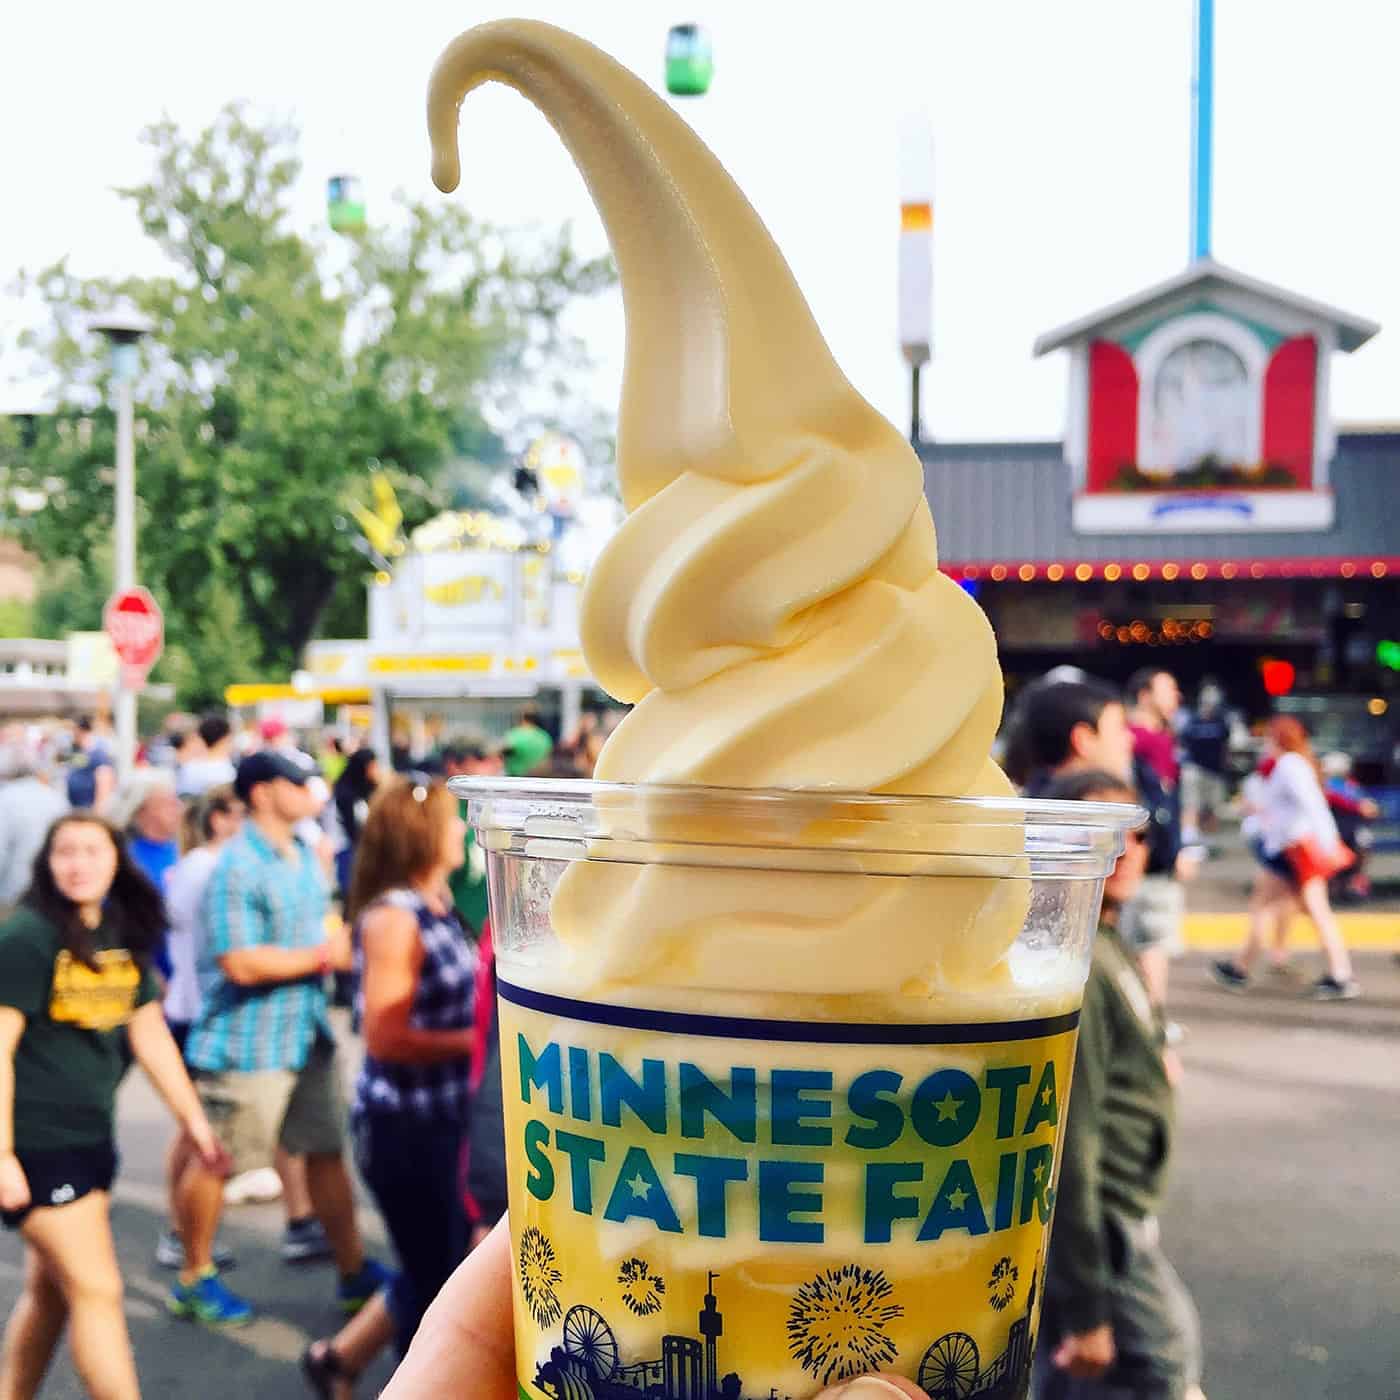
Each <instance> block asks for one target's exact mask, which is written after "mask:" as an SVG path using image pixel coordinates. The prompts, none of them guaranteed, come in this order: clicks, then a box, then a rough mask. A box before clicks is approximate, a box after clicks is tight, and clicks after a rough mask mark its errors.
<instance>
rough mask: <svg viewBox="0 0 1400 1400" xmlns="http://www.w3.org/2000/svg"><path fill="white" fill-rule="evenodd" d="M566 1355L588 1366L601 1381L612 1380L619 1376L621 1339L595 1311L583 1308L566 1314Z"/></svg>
mask: <svg viewBox="0 0 1400 1400" xmlns="http://www.w3.org/2000/svg"><path fill="white" fill-rule="evenodd" d="M564 1355H565V1356H567V1357H568V1358H569V1360H570V1361H574V1362H577V1363H578V1364H579V1365H581V1366H586V1367H587V1368H588V1370H589V1371H590V1372H591V1373H592V1375H593V1376H594V1377H595V1378H596V1379H598V1380H602V1381H607V1380H611V1379H612V1378H613V1376H615V1375H616V1374H617V1368H618V1362H619V1360H620V1356H619V1353H618V1349H617V1338H616V1337H615V1336H614V1335H613V1330H612V1328H611V1327H609V1326H608V1324H607V1322H606V1321H605V1320H604V1319H603V1316H602V1314H601V1313H598V1312H595V1311H594V1310H593V1309H592V1308H587V1307H583V1306H582V1305H579V1306H576V1307H572V1308H570V1309H569V1311H568V1312H567V1313H566V1314H565V1316H564Z"/></svg>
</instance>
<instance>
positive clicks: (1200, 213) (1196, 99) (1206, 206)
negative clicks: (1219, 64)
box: [1191, 0, 1215, 262]
mask: <svg viewBox="0 0 1400 1400" xmlns="http://www.w3.org/2000/svg"><path fill="white" fill-rule="evenodd" d="M1195 39H1196V43H1195V53H1194V55H1193V60H1192V72H1191V261H1192V262H1195V261H1196V260H1197V259H1199V258H1208V257H1210V200H1211V184H1212V177H1213V174H1214V171H1213V169H1212V156H1213V148H1214V144H1215V143H1214V121H1215V0H1196V34H1195Z"/></svg>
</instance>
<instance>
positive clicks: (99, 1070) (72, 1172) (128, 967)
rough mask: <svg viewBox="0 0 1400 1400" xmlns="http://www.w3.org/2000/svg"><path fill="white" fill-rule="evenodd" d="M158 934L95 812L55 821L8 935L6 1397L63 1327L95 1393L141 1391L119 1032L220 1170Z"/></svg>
mask: <svg viewBox="0 0 1400 1400" xmlns="http://www.w3.org/2000/svg"><path fill="white" fill-rule="evenodd" d="M165 926H166V917H165V910H164V908H163V907H162V904H161V898H160V895H159V894H158V893H157V891H156V889H155V887H154V886H153V885H152V884H151V883H150V881H149V880H147V879H146V877H145V876H144V875H143V874H142V873H141V872H140V871H139V870H138V869H137V868H136V866H135V865H134V864H133V862H132V860H131V858H130V857H129V856H128V855H127V852H126V844H125V842H124V841H123V839H122V837H121V835H120V834H119V833H118V832H117V831H116V830H115V829H114V828H113V827H111V826H110V825H109V824H108V823H107V822H105V821H103V820H102V819H101V818H99V817H94V816H93V815H92V814H91V813H88V812H82V813H75V814H73V815H71V816H66V817H60V818H59V820H58V821H57V822H55V823H54V825H53V827H52V828H51V829H50V831H49V834H48V837H47V839H46V840H45V842H44V845H43V848H42V849H41V850H40V852H39V855H38V858H37V859H36V860H35V862H34V879H33V883H32V884H31V885H30V887H29V892H28V893H27V894H26V895H25V897H24V900H23V902H22V903H21V905H20V907H19V909H18V911H17V912H16V913H15V914H14V915H13V916H12V917H11V918H10V919H9V920H8V921H6V922H5V923H4V924H3V925H0V1220H3V1223H4V1224H5V1226H6V1227H8V1228H9V1229H17V1230H18V1231H19V1232H20V1235H21V1237H22V1238H23V1240H24V1244H25V1288H24V1293H23V1295H22V1296H21V1298H20V1300H19V1302H18V1303H17V1304H16V1306H15V1309H14V1312H13V1313H12V1314H11V1317H10V1321H9V1325H8V1327H7V1328H6V1331H5V1341H4V1350H3V1352H0V1395H33V1394H34V1393H35V1391H36V1390H37V1389H38V1387H39V1382H40V1380H41V1379H42V1378H43V1375H44V1372H45V1370H46V1369H47V1368H48V1364H49V1360H50V1358H51V1357H52V1355H53V1352H54V1349H55V1348H56V1347H57V1345H58V1341H59V1338H60V1337H61V1336H62V1334H63V1330H64V1328H65V1327H67V1329H68V1337H69V1346H70V1349H71V1351H72V1354H73V1361H74V1365H75V1366H76V1367H77V1370H78V1374H79V1376H80V1377H81V1378H82V1381H83V1384H84V1386H85V1387H86V1389H87V1390H88V1392H89V1393H90V1394H94V1395H96V1394H101V1395H103V1396H104V1397H111V1400H134V1398H135V1397H137V1396H139V1394H140V1391H139V1387H138V1385H137V1380H136V1364H135V1361H134V1360H133V1358H132V1352H131V1340H130V1338H129V1336H128V1335H127V1330H126V1319H125V1317H124V1315H123V1313H122V1281H121V1274H120V1272H119V1270H118V1267H117V1257H116V1251H115V1249H114V1247H113V1243H112V1227H111V1220H110V1218H109V1214H108V1210H109V1193H110V1191H111V1187H112V1182H113V1179H114V1178H115V1176H116V1169H117V1154H116V1149H115V1146H114V1132H113V1110H114V1104H115V1100H116V1093H117V1085H118V1084H119V1083H120V1082H121V1078H122V1075H123V1073H124V1072H125V1069H126V1064H127V1059H126V1050H125V1046H124V1045H123V1032H125V1040H126V1043H127V1045H129V1046H130V1050H131V1054H132V1055H133V1056H134V1057H135V1059H136V1060H137V1062H138V1063H139V1064H140V1065H141V1067H142V1068H143V1069H144V1070H145V1071H146V1073H147V1075H148V1076H149V1077H150V1079H151V1081H152V1083H153V1084H154V1085H155V1087H156V1089H157V1090H159V1092H160V1094H161V1097H162V1098H164V1099H165V1101H166V1103H167V1104H168V1105H169V1107H170V1111H171V1112H172V1113H173V1114H174V1115H175V1118H176V1120H177V1121H178V1122H179V1123H180V1124H181V1126H182V1127H183V1128H184V1130H185V1132H186V1133H188V1134H189V1137H190V1141H191V1143H192V1144H193V1147H194V1149H195V1150H196V1151H197V1152H198V1153H199V1154H200V1155H201V1156H202V1157H203V1158H204V1160H205V1161H206V1162H208V1163H209V1164H210V1166H211V1167H215V1168H218V1167H219V1166H221V1165H222V1163H223V1153H222V1150H221V1149H220V1147H219V1146H218V1142H217V1139H216V1138H215V1136H214V1134H213V1132H212V1130H211V1129H210V1127H209V1121H208V1119H207V1118H206V1117H205V1116H204V1110H203V1109H202V1108H201V1107H200V1102H199V1098H198V1096H197V1095H196V1093H195V1091H194V1087H193V1085H191V1083H190V1080H189V1076H188V1075H187V1074H186V1073H185V1066H184V1062H183V1061H182V1059H181V1058H180V1052H179V1050H178V1048H177V1047H176V1045H175V1041H174V1040H173V1039H172V1037H171V1035H170V1032H169V1030H168V1029H167V1028H166V1024H165V1018H164V1016H163V1015H162V1013H161V1006H160V998H159V989H158V987H157V984H156V979H155V976H154V974H153V973H152V971H151V959H152V956H153V954H154V952H155V949H156V945H157V943H158V942H159V940H160V937H161V934H162V931H163V930H164V928H165Z"/></svg>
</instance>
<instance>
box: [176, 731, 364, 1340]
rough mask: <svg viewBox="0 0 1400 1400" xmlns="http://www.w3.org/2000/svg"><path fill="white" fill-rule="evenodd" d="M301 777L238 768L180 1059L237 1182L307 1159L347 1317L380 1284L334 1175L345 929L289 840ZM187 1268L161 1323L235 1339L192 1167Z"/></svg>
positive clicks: (232, 1308) (204, 1181)
mask: <svg viewBox="0 0 1400 1400" xmlns="http://www.w3.org/2000/svg"><path fill="white" fill-rule="evenodd" d="M306 779H307V775H306V772H305V770H304V769H302V768H301V767H300V766H299V765H298V764H296V763H294V762H292V761H291V760H290V759H289V758H287V757H285V756H284V755H282V754H279V753H275V752H262V753H256V754H253V755H252V756H250V757H249V758H247V759H245V760H244V761H243V763H242V764H241V765H240V766H239V769H238V775H237V777H236V779H235V780H234V789H235V791H236V792H237V794H238V796H239V798H241V799H242V801H243V802H244V804H245V805H246V806H247V809H248V821H247V823H246V824H245V825H244V828H243V831H242V833H241V834H240V835H239V836H237V837H235V838H234V839H233V840H232V841H230V842H229V843H228V845H227V846H226V847H225V848H224V850H223V852H222V854H221V855H220V857H219V863H218V865H217V867H216V868H215V870H214V874H213V877H212V878H211V880H210V882H209V888H208V891H207V893H206V895H205V906H204V914H205V924H206V927H207V929H208V937H207V941H206V944H205V946H204V947H203V948H201V949H200V951H199V973H200V982H201V988H202V990H203V993H204V1009H203V1011H202V1012H201V1014H200V1017H199V1020H198V1021H196V1022H195V1024H194V1027H193V1028H192V1029H191V1031H190V1037H189V1041H188V1044H187V1045H186V1050H185V1054H186V1058H187V1060H188V1061H189V1064H190V1066H191V1069H192V1071H193V1072H194V1073H195V1076H196V1084H197V1085H198V1087H199V1091H200V1097H201V1099H202V1100H203V1102H204V1105H205V1111H206V1112H207V1113H208V1114H209V1119H210V1122H211V1123H212V1124H213V1125H214V1129H215V1131H216V1132H217V1133H218V1134H219V1136H220V1138H221V1139H222V1141H223V1144H224V1146H225V1148H226V1149H227V1150H228V1153H229V1156H230V1157H231V1159H232V1162H233V1171H234V1172H235V1173H238V1172H244V1171H249V1170H251V1169H253V1168H255V1167H263V1166H270V1165H271V1163H272V1158H273V1153H274V1151H275V1149H276V1148H277V1147H278V1146H279V1145H280V1146H282V1147H284V1148H285V1149H286V1150H287V1151H288V1152H290V1153H294V1154H304V1155H305V1157H306V1174H307V1185H308V1186H309V1188H310V1191H311V1200H312V1204H313V1205H314V1207H315V1209H316V1214H317V1216H318V1217H319V1219H320V1221H321V1223H322V1225H323V1226H324V1227H325V1231H326V1235H327V1237H328V1238H329V1240H330V1243H331V1248H332V1251H333V1252H334V1255H335V1262H336V1267H337V1269H338V1270H339V1273H340V1289H339V1301H340V1304H341V1307H342V1308H343V1309H344V1310H345V1311H347V1312H354V1311H356V1310H357V1309H358V1308H359V1307H361V1306H362V1305H363V1304H364V1303H366V1302H368V1301H369V1299H370V1298H371V1297H372V1296H373V1295H374V1293H375V1292H376V1291H377V1290H378V1288H379V1287H380V1286H381V1285H382V1284H383V1282H384V1281H385V1279H386V1278H387V1274H386V1271H385V1270H384V1269H383V1268H382V1267H381V1266H380V1265H379V1264H377V1263H376V1262H375V1261H374V1260H372V1259H367V1258H366V1257H365V1253H364V1247H363V1245H362V1243H361V1241H360V1234H359V1228H358V1226H357V1225H356V1223H355V1209H354V1196H353V1193H352V1190H351V1186H350V1178H349V1175H348V1174H347V1172H346V1169H345V1159H344V1155H343V1148H344V1124H345V1117H346V1114H345V1104H344V1099H343V1096H342V1091H341V1073H340V1064H339V1060H338V1056H337V1053H336V1047H335V1039H334V1036H333V1035H332V1032H331V1027H330V1022H329V1020H328V1019H327V1003H326V990H325V980H326V976H327V974H329V973H330V972H332V971H344V970H346V969H348V968H349V967H350V940H349V935H348V932H347V931H346V930H345V929H344V928H343V926H337V927H336V928H335V929H334V931H330V932H328V925H327V917H326V916H327V914H328V912H329V900H328V896H327V891H326V883H325V880H324V878H323V877H322V875H321V872H320V869H319V868H318V866H317V863H316V858H315V856H314V854H313V853H312V852H311V850H310V849H309V848H308V847H307V846H306V845H305V844H304V843H303V842H302V841H300V840H299V839H298V838H297V836H296V835H295V827H296V824H297V823H298V822H299V821H301V820H302V818H303V817H305V816H306V815H308V813H309V811H310V805H311V803H310V794H309V793H308V791H307V782H306ZM175 1199H176V1209H177V1213H178V1216H179V1225H180V1235H181V1238H182V1240H183V1241H184V1246H185V1269H184V1270H183V1271H182V1272H181V1274H180V1276H179V1278H178V1279H177V1280H176V1282H175V1285H174V1287H173V1289H172V1290H171V1295H170V1299H169V1306H170V1310H171V1312H173V1313H174V1314H175V1315H176V1316H179V1317H188V1318H192V1319H194V1320H195V1321H198V1322H203V1323H205V1324H207V1325H211V1326H237V1325H241V1324H243V1323H246V1322H248V1321H250V1320H251V1319H252V1308H251V1307H250V1306H249V1304H248V1303H247V1302H246V1301H245V1300H244V1299H242V1298H239V1297H237V1296H236V1295H235V1294H234V1293H232V1292H231V1291H230V1290H229V1289H228V1288H226V1287H225V1286H224V1284H223V1282H222V1280H221V1279H220V1278H219V1275H218V1272H217V1270H216V1269H215V1267H214V1264H213V1259H212V1255H211V1250H212V1246H213V1242H214V1235H215V1232H216V1230H217V1228H218V1223H219V1215H220V1213H221V1211H222V1209H223V1179H222V1178H221V1177H218V1176H215V1175H214V1174H213V1173H211V1172H209V1171H208V1170H207V1169H206V1168H204V1167H203V1166H202V1165H200V1164H199V1162H198V1160H197V1159H196V1160H193V1161H192V1162H191V1164H190V1166H189V1167H188V1168H187V1169H186V1171H185V1172H184V1174H183V1175H182V1176H181V1178H180V1180H179V1182H178V1184H177V1186H176V1192H175Z"/></svg>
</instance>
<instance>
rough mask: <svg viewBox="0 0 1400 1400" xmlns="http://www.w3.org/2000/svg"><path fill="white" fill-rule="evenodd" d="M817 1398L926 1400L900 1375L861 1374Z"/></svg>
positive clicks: (836, 1399)
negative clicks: (857, 1377)
mask: <svg viewBox="0 0 1400 1400" xmlns="http://www.w3.org/2000/svg"><path fill="white" fill-rule="evenodd" d="M817 1400H928V1397H927V1396H926V1395H925V1394H924V1392H923V1391H922V1390H920V1389H919V1387H918V1386H916V1385H915V1384H914V1382H913V1381H906V1380H904V1379H903V1378H902V1377H900V1376H861V1377H860V1379H859V1380H854V1381H843V1382H842V1383H841V1384H840V1385H836V1386H832V1388H831V1389H830V1390H824V1391H822V1393H821V1394H820V1395H818V1396H817Z"/></svg>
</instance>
